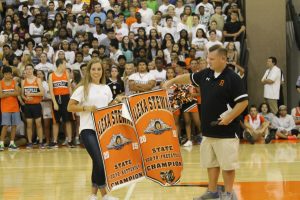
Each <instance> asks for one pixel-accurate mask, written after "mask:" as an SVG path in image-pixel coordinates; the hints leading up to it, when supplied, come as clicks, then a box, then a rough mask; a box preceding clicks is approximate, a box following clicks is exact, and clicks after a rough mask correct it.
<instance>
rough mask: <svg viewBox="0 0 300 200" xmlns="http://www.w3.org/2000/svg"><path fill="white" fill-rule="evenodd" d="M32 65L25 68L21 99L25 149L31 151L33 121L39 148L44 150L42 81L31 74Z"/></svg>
mask: <svg viewBox="0 0 300 200" xmlns="http://www.w3.org/2000/svg"><path fill="white" fill-rule="evenodd" d="M33 71H34V68H33V65H31V64H29V65H26V66H25V73H26V78H25V79H24V80H22V82H21V85H22V98H23V100H24V101H25V106H24V114H25V118H26V124H27V128H26V132H27V139H28V144H27V146H26V148H27V149H32V148H33V145H32V132H33V131H32V123H33V120H34V121H35V126H36V129H37V135H38V137H39V143H40V148H41V149H44V148H45V147H44V144H43V126H42V106H41V101H42V97H43V96H44V88H43V86H42V81H41V80H40V79H39V78H37V77H36V76H35V75H34V74H33Z"/></svg>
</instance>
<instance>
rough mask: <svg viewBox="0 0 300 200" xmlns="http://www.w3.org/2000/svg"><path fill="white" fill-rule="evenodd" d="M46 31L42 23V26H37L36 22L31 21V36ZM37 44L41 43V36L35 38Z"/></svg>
mask: <svg viewBox="0 0 300 200" xmlns="http://www.w3.org/2000/svg"><path fill="white" fill-rule="evenodd" d="M43 33H44V26H43V25H40V27H36V26H35V24H34V23H31V24H30V25H29V34H30V35H31V36H34V35H43ZM33 40H34V41H35V43H36V44H39V43H40V42H41V37H37V38H33Z"/></svg>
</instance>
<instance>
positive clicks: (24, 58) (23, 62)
mask: <svg viewBox="0 0 300 200" xmlns="http://www.w3.org/2000/svg"><path fill="white" fill-rule="evenodd" d="M31 63H32V61H31V56H30V54H26V53H23V55H22V57H21V62H20V63H19V64H18V69H19V71H20V73H21V74H22V73H23V71H24V70H25V66H26V65H28V64H31Z"/></svg>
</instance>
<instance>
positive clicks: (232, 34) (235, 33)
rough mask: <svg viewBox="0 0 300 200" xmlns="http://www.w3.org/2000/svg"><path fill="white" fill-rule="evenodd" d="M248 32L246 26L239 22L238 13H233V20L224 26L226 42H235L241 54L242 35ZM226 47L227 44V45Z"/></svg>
mask: <svg viewBox="0 0 300 200" xmlns="http://www.w3.org/2000/svg"><path fill="white" fill-rule="evenodd" d="M245 30H246V28H245V26H244V24H243V23H242V22H240V21H239V19H238V13H237V12H232V13H231V20H230V21H229V22H227V23H225V26H224V32H223V35H224V38H225V42H232V41H233V42H234V43H235V46H236V48H237V50H238V52H240V41H241V39H242V38H241V36H242V33H244V32H245ZM225 46H226V43H225Z"/></svg>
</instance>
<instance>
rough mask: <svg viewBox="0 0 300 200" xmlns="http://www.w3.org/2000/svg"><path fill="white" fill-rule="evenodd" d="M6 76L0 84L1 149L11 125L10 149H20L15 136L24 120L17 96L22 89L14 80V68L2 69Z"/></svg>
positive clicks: (1, 149)
mask: <svg viewBox="0 0 300 200" xmlns="http://www.w3.org/2000/svg"><path fill="white" fill-rule="evenodd" d="M2 73H3V75H4V78H3V79H2V80H1V84H0V98H1V114H2V117H1V119H2V121H1V125H2V126H3V127H2V130H1V138H0V151H3V150H4V139H5V136H6V133H7V128H8V127H9V126H11V134H10V144H9V147H8V148H9V149H10V150H16V149H18V148H17V146H16V145H15V142H14V140H15V136H16V131H17V126H18V125H19V124H20V123H21V122H22V121H21V117H20V109H19V103H18V99H17V96H19V94H20V89H19V87H18V84H17V82H15V81H14V80H13V77H12V68H11V67H4V68H3V69H2Z"/></svg>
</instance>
